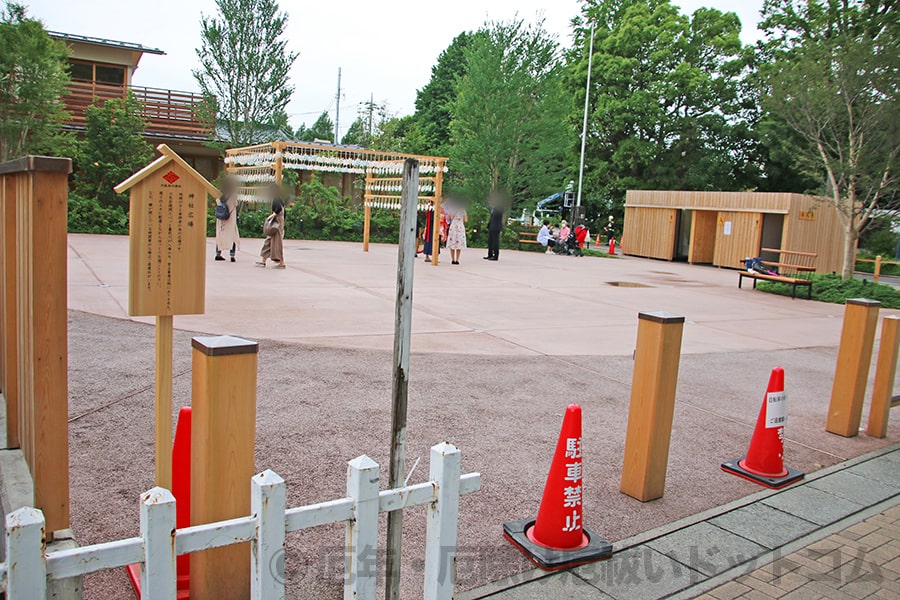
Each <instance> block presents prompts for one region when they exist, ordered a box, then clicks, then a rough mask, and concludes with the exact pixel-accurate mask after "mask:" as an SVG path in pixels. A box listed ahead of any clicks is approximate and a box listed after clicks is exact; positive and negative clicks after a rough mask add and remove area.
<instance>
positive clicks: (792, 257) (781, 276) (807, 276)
mask: <svg viewBox="0 0 900 600" xmlns="http://www.w3.org/2000/svg"><path fill="white" fill-rule="evenodd" d="M762 252H763V254H774V255H777V256H778V260H763V261H760V262H761V263H762V264H763V265H765V266H767V267H774V268H775V269H777V270H778V274H777V275H769V274H767V273H750V272H748V271H741V272H740V273H739V274H738V288H739V289H740V288H741V286H742V284H743V283H744V277H747V278H749V279H752V280H753V289H754V290H755V289H756V282H757V281H758V280H760V279H762V280H764V281H774V282H777V283H786V284H787V285H789V286H791V299H794V298H796V297H797V286H798V285H799V286H806V298H807V299H808V300H812V274H813V273H815V272H816V266H815V262H816V257H817V256H818V255H817V254H815V253H812V252H796V251H794V250H779V249H777V248H763V249H762Z"/></svg>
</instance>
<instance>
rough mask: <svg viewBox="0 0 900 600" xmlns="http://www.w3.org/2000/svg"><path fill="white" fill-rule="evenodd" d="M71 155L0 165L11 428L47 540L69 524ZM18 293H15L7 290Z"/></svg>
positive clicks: (6, 390)
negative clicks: (68, 230)
mask: <svg viewBox="0 0 900 600" xmlns="http://www.w3.org/2000/svg"><path fill="white" fill-rule="evenodd" d="M71 170H72V161H71V160H69V159H68V158H49V157H45V156H26V157H25V158H21V159H18V160H13V161H9V162H5V163H2V164H0V178H2V180H3V185H2V188H3V205H4V206H3V209H4V210H3V221H4V223H3V225H4V227H3V236H4V239H3V241H2V245H3V248H4V249H3V280H2V284H3V293H2V296H3V297H4V301H3V313H4V314H3V321H4V338H5V339H4V341H3V345H4V348H5V350H4V363H5V365H4V366H3V369H4V376H3V377H4V395H5V396H6V401H7V411H8V412H7V419H8V433H9V432H11V433H12V436H11V441H12V442H13V443H14V444H16V445H21V447H22V452H23V454H24V455H25V460H26V462H27V463H28V466H29V469H30V470H31V476H32V478H33V480H34V501H35V505H36V506H37V508H39V509H41V510H42V511H43V513H44V518H45V519H46V530H45V537H46V539H47V540H48V541H49V540H51V539H52V538H53V532H54V531H58V530H60V529H67V528H68V527H69V433H68V432H69V427H68V406H69V399H68V342H67V340H68V333H67V327H68V314H67V306H66V299H67V297H68V296H67V292H66V289H67V283H68V282H67V280H66V275H67V273H66V272H67V268H66V265H67V248H68V245H67V242H66V226H67V222H66V221H67V220H66V214H67V206H66V204H67V199H68V177H69V173H70V172H71ZM13 293H14V294H15V295H14V296H13V295H12V294H13Z"/></svg>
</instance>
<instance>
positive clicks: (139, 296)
mask: <svg viewBox="0 0 900 600" xmlns="http://www.w3.org/2000/svg"><path fill="white" fill-rule="evenodd" d="M156 149H157V150H158V151H159V152H160V154H161V155H162V156H160V157H159V158H157V159H156V160H155V161H153V162H152V163H150V164H149V165H147V166H146V167H144V168H143V169H141V170H140V171H138V172H137V173H135V174H134V175H132V176H131V177H129V178H128V179H126V180H125V181H123V182H122V183H120V184H119V185H117V186H115V188H114V189H115V191H116V193H119V194H121V193H122V192H124V191H126V190H130V191H131V198H130V203H129V232H128V234H129V270H128V314H129V315H130V316H132V317H136V316H154V317H156V411H155V413H156V435H155V440H156V454H155V457H156V485H158V486H160V487H164V488H166V489H172V327H173V323H172V317H173V315H195V314H202V313H204V312H205V300H206V259H205V257H206V210H207V200H206V196H207V194H208V195H210V196H212V197H217V196H218V195H219V191H218V190H217V189H216V188H215V187H214V186H213V185H212V184H211V183H209V182H208V181H207V180H206V179H204V178H203V176H202V175H200V174H199V173H198V172H197V171H195V170H194V169H193V168H192V167H191V166H190V165H189V164H187V163H186V162H185V161H184V160H183V159H182V158H181V157H180V156H178V155H177V154H176V153H175V152H173V151H172V150H171V149H170V148H169V147H168V146H166V145H165V144H160V145H159V146H157V148H156Z"/></svg>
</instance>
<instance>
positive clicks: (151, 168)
mask: <svg viewBox="0 0 900 600" xmlns="http://www.w3.org/2000/svg"><path fill="white" fill-rule="evenodd" d="M156 149H157V150H158V151H159V152H160V153H161V154H162V156H160V157H159V158H157V159H156V160H154V161H153V162H152V163H150V164H149V165H147V166H146V167H144V168H143V169H141V170H140V171H138V172H137V173H135V174H134V175H132V176H131V177H129V178H128V179H126V180H125V181H123V182H122V183H120V184H119V185H117V186H115V187H114V188H113V189H114V190H115V191H116V193H117V194H121V193H122V192H124V191H126V190H128V189H130V188H131V187H133V186H135V185H137V184H138V183H140V182H141V181H143V180H144V179H146V178H147V177H149V176H150V175H152V174H153V173H155V172H156V171H157V170H159V169H161V168H162V167H163V166H164V165H167V164H169V163H170V162H172V161H174V162H175V163H177V164H178V166H180V167H182V168H183V169H185V170H186V171H187V172H188V175H190V176H191V177H193V178H194V179H196V180H197V181H199V182H200V183H202V184H203V187H205V188H206V193H208V194H209V195H210V196H212V197H213V198H216V197H218V196H219V190H218V189H217V188H216V186H214V185H213V184H211V183H210V182H208V181H207V180H206V178H205V177H203V175H201V174H200V173H198V172H197V171H196V170H195V169H194V167H192V166H191V165H189V164H187V163H186V162H185V160H184V159H183V158H181V157H180V156H178V154H176V153H175V151H174V150H172V149H171V148H169V147H168V146H166V145H165V144H160V145H159V146H157V147H156Z"/></svg>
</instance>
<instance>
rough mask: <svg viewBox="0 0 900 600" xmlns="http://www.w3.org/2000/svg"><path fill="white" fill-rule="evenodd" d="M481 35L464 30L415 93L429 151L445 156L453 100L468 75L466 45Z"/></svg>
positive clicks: (419, 117)
mask: <svg viewBox="0 0 900 600" xmlns="http://www.w3.org/2000/svg"><path fill="white" fill-rule="evenodd" d="M475 35H478V34H473V33H471V32H466V31H464V32H462V33H461V34H459V35H458V36H456V37H455V38H453V41H452V42H450V45H449V46H447V48H446V49H445V50H444V51H443V52H441V53H440V55H439V56H438V59H437V62H436V63H435V65H434V66H433V67H431V79H430V80H429V81H428V83H427V84H425V87H423V88H422V89H421V90H419V91H417V92H416V114H415V117H416V120H417V121H418V122H419V127H420V129H421V131H422V135H423V137H424V142H425V147H426V148H427V151H428V152H430V153H434V154H439V155H442V156H445V155H446V154H447V147H448V146H449V144H450V120H451V118H452V116H453V115H452V114H451V112H450V110H451V103H452V102H453V101H454V100H455V99H456V85H457V83H458V82H459V80H460V79H461V78H462V77H463V76H464V75H465V74H466V71H467V67H466V52H465V51H466V47H467V46H468V45H469V43H470V42H471V40H472V38H473V37H474V36H475Z"/></svg>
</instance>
